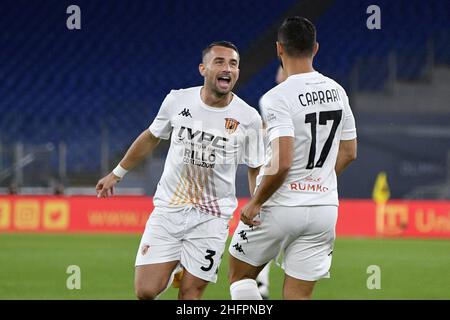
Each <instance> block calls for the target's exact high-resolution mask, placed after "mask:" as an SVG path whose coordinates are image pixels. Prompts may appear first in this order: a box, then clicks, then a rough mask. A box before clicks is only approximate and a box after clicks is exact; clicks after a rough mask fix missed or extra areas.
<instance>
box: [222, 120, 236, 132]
mask: <svg viewBox="0 0 450 320" xmlns="http://www.w3.org/2000/svg"><path fill="white" fill-rule="evenodd" d="M238 125H239V121H237V120H236V119H232V118H225V129H227V132H228V133H229V134H232V133H233V132H235V131H236V129H237V127H238Z"/></svg>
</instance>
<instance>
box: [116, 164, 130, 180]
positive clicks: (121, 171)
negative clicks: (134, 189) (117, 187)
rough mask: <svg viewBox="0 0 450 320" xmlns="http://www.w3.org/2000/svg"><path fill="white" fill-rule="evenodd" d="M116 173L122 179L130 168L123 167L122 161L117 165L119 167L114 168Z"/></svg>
mask: <svg viewBox="0 0 450 320" xmlns="http://www.w3.org/2000/svg"><path fill="white" fill-rule="evenodd" d="M112 172H113V173H114V175H115V176H117V177H119V178H120V179H122V178H123V177H124V176H125V175H126V174H127V172H128V170H126V169H124V168H122V166H121V165H120V163H119V164H118V165H117V167H115V168H114V170H113V171H112Z"/></svg>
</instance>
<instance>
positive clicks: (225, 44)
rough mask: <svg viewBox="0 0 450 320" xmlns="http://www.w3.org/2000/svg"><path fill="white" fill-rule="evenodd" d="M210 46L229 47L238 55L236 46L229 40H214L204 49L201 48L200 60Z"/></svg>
mask: <svg viewBox="0 0 450 320" xmlns="http://www.w3.org/2000/svg"><path fill="white" fill-rule="evenodd" d="M212 47H225V48H230V49H233V50H234V51H236V53H237V54H238V56H239V51H238V48H237V47H236V46H235V45H234V44H233V43H231V42H230V41H216V42H213V43H211V44H209V45H208V46H207V47H206V48H205V49H203V51H202V61H203V59H204V58H205V56H206V55H207V54H208V52H209V51H211V48H212Z"/></svg>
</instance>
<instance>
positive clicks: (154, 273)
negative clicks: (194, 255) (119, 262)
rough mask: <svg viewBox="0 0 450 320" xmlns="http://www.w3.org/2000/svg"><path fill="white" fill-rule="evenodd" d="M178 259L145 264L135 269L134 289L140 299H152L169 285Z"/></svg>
mask: <svg viewBox="0 0 450 320" xmlns="http://www.w3.org/2000/svg"><path fill="white" fill-rule="evenodd" d="M177 265H178V261H170V262H164V263H155V264H146V265H142V266H137V267H136V269H135V279H134V290H135V293H136V296H137V298H138V299H140V300H153V299H156V298H157V297H158V295H159V294H160V293H162V292H163V291H164V290H165V289H166V288H167V286H168V285H169V280H170V277H171V275H172V272H173V270H174V269H175V267H176V266H177Z"/></svg>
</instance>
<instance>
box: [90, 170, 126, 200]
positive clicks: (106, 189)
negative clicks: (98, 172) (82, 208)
mask: <svg viewBox="0 0 450 320" xmlns="http://www.w3.org/2000/svg"><path fill="white" fill-rule="evenodd" d="M119 181H120V178H119V177H117V176H116V175H114V173H112V172H111V173H110V174H108V175H107V176H105V177H103V178H101V179H100V180H99V181H98V182H97V185H96V187H95V190H96V191H97V197H98V198H106V197H109V196H112V195H113V194H114V186H115V185H116V183H117V182H119Z"/></svg>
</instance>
